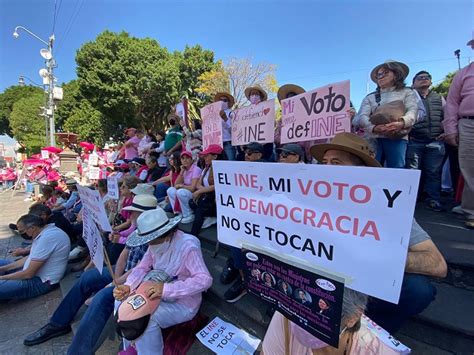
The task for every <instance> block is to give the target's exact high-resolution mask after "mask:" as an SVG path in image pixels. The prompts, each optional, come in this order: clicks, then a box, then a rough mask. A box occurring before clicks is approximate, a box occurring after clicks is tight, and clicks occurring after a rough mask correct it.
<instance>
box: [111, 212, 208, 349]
mask: <svg viewBox="0 0 474 355" xmlns="http://www.w3.org/2000/svg"><path fill="white" fill-rule="evenodd" d="M180 220H181V216H177V217H174V218H172V219H169V218H168V217H167V215H166V213H165V211H164V210H163V209H161V208H159V207H158V208H157V209H155V210H152V211H146V212H144V213H143V214H142V215H141V216H140V217H139V218H138V220H137V224H138V227H137V231H136V232H135V233H134V234H132V235H131V236H130V237H129V239H128V240H127V245H128V246H130V247H136V246H140V245H144V244H148V245H149V247H148V250H147V252H146V253H145V255H144V256H143V259H142V261H141V262H140V264H138V265H137V266H136V267H135V268H134V269H133V270H132V272H131V273H130V275H129V276H128V277H127V281H126V282H125V284H124V285H119V286H117V287H116V288H115V290H114V297H115V299H116V300H118V301H124V300H125V299H126V298H127V297H128V296H129V295H130V294H131V293H132V292H134V291H135V290H136V289H137V288H138V287H139V286H140V284H141V283H142V281H143V279H144V277H145V275H146V274H147V273H148V272H149V271H150V270H156V271H159V272H160V274H161V278H162V280H163V282H159V283H156V282H155V283H153V285H152V286H150V287H149V288H148V289H147V290H146V295H147V297H149V298H150V299H155V298H161V302H160V304H159V306H158V308H157V309H156V310H155V311H154V313H153V314H152V315H151V317H150V319H149V323H148V326H147V328H146V330H145V331H144V333H143V334H142V335H141V336H140V337H139V338H138V339H137V340H135V347H136V349H137V352H138V353H139V354H151V353H154V354H161V353H162V352H163V337H162V333H161V329H162V328H168V327H170V326H173V325H175V324H179V323H183V322H186V321H188V320H191V319H193V318H194V317H195V316H196V314H197V312H198V310H199V307H200V305H201V301H202V292H204V291H206V290H207V289H208V288H209V287H211V285H212V277H211V275H210V274H209V271H208V270H207V267H206V264H205V263H204V260H203V256H202V252H201V245H200V243H199V240H198V239H197V238H196V237H194V236H192V235H190V234H185V233H183V232H181V231H180V230H178V229H177V228H178V224H179V222H180ZM117 306H118V305H117Z"/></svg>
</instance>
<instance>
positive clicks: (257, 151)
mask: <svg viewBox="0 0 474 355" xmlns="http://www.w3.org/2000/svg"><path fill="white" fill-rule="evenodd" d="M244 153H245V161H250V162H265V161H266V160H265V159H263V155H264V153H265V148H264V147H263V145H262V144H260V143H257V142H252V143H249V144H247V145H246V146H245V148H244Z"/></svg>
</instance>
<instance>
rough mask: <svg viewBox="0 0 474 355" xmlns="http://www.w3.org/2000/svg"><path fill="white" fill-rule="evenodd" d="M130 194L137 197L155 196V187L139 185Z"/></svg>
mask: <svg viewBox="0 0 474 355" xmlns="http://www.w3.org/2000/svg"><path fill="white" fill-rule="evenodd" d="M130 192H131V193H133V194H135V195H153V194H154V193H155V187H154V186H153V185H151V184H137V186H135V187H134V188H133V189H131V190H130Z"/></svg>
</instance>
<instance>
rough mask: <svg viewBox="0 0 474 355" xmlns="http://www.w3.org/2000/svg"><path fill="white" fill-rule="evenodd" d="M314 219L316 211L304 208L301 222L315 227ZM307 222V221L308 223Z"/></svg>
mask: <svg viewBox="0 0 474 355" xmlns="http://www.w3.org/2000/svg"><path fill="white" fill-rule="evenodd" d="M315 219H316V212H315V211H313V210H307V209H305V210H304V213H303V223H304V224H306V225H308V224H311V225H312V226H313V227H316V223H315V222H314V220H315ZM308 222H309V223H308Z"/></svg>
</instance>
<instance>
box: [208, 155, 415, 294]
mask: <svg viewBox="0 0 474 355" xmlns="http://www.w3.org/2000/svg"><path fill="white" fill-rule="evenodd" d="M212 167H213V169H214V182H215V188H216V202H217V218H218V223H217V225H218V239H219V241H220V242H222V243H225V244H229V245H232V246H235V247H238V248H240V246H241V244H242V243H248V244H253V245H258V246H261V247H264V248H268V249H269V250H272V251H273V252H274V253H277V254H280V255H287V256H291V257H296V258H298V259H299V260H304V261H305V262H306V265H308V266H309V267H313V268H315V271H317V269H319V270H323V271H326V272H330V273H333V274H335V275H338V276H342V277H344V278H345V280H346V282H345V283H346V286H347V287H349V288H352V289H355V290H357V291H360V292H364V293H366V294H369V295H371V296H375V297H378V298H381V299H384V300H387V301H390V302H393V303H397V302H398V298H399V295H400V288H401V284H402V281H403V272H404V269H405V260H406V255H407V249H408V243H409V239H410V231H411V226H412V222H413V213H414V209H415V203H416V195H417V190H418V181H419V177H420V171H419V170H411V169H406V170H405V169H386V168H366V167H348V166H325V165H308V164H276V163H272V164H269V163H247V162H222V161H214V162H213V164H212ZM244 172H245V173H244Z"/></svg>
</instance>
